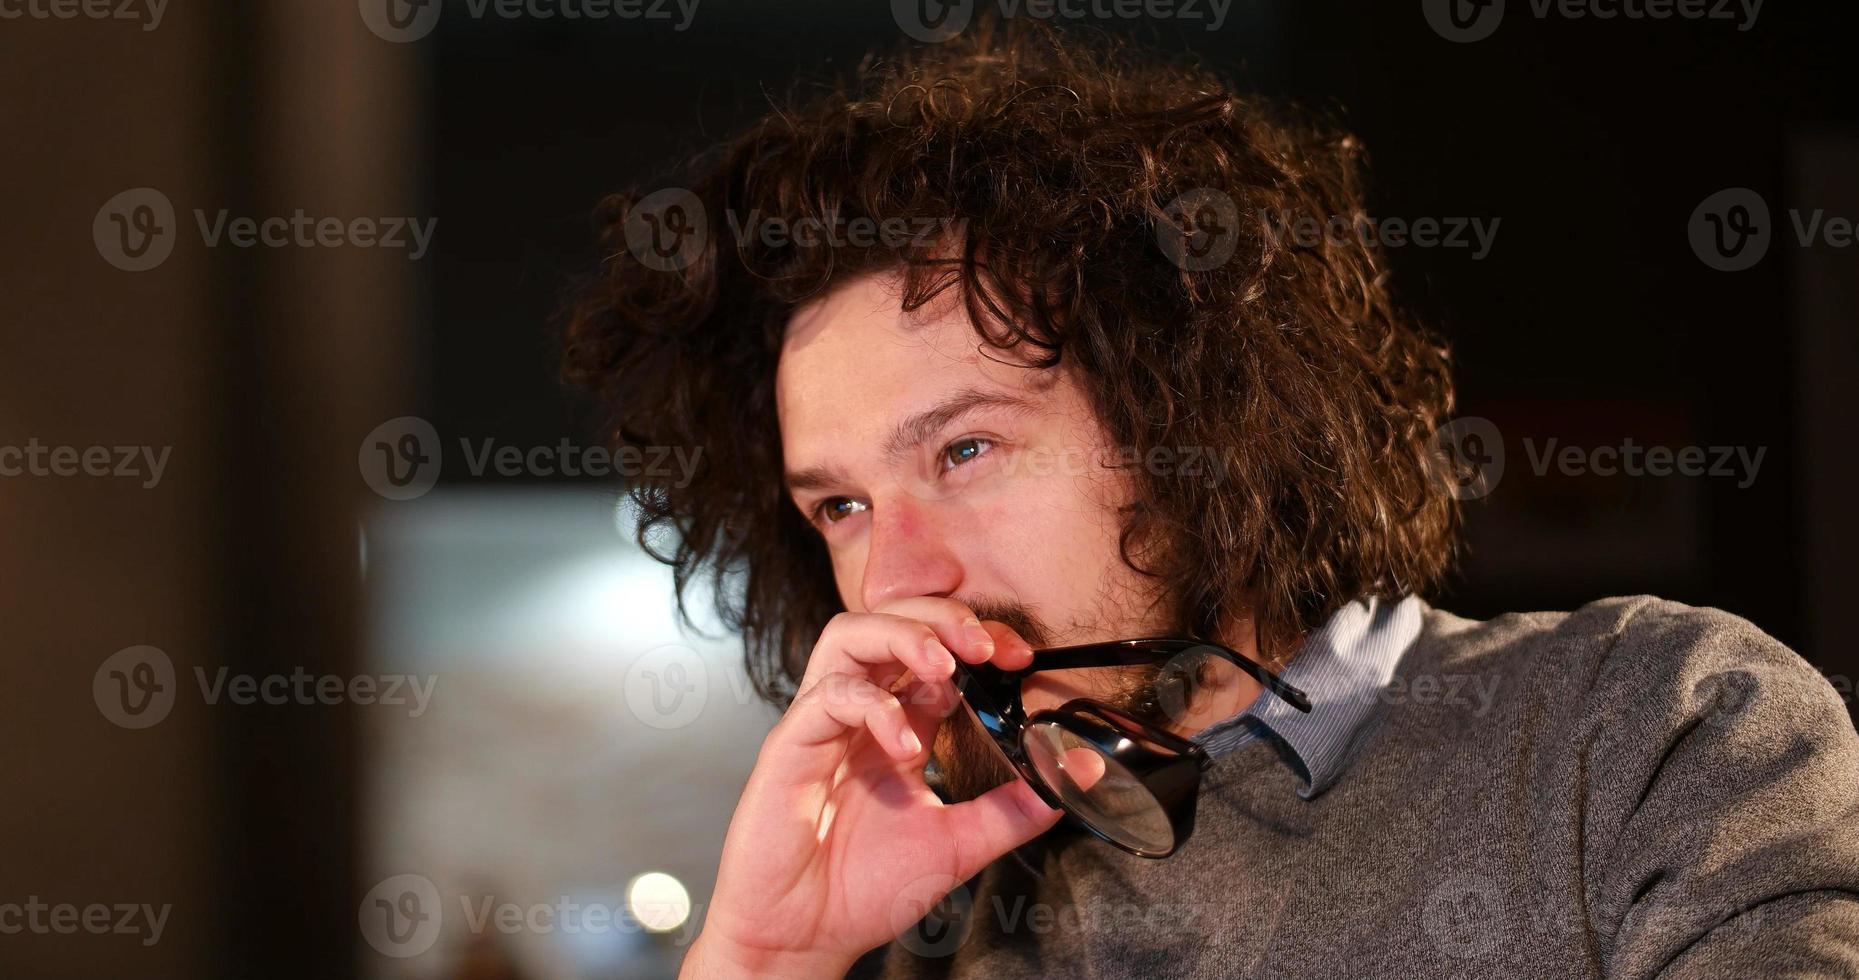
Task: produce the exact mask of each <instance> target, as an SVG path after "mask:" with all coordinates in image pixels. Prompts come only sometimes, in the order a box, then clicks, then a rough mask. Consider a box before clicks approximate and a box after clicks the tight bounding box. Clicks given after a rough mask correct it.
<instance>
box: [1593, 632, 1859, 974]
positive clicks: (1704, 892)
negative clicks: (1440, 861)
mask: <svg viewBox="0 0 1859 980" xmlns="http://www.w3.org/2000/svg"><path fill="white" fill-rule="evenodd" d="M1590 694H1591V701H1590V708H1589V711H1590V714H1589V718H1588V725H1587V731H1586V733H1585V735H1586V737H1585V738H1584V739H1583V743H1584V744H1583V746H1582V748H1581V751H1582V753H1583V756H1584V758H1583V759H1582V764H1583V765H1584V767H1585V769H1586V771H1587V773H1588V778H1587V780H1586V781H1585V787H1586V791H1587V797H1588V798H1587V801H1586V805H1585V806H1584V808H1583V816H1582V823H1583V827H1582V831H1583V840H1584V843H1583V845H1582V860H1583V863H1584V869H1583V873H1584V877H1585V880H1586V882H1587V885H1586V890H1587V898H1588V902H1589V909H1588V912H1589V915H1590V916H1591V922H1592V924H1593V927H1594V931H1595V933H1596V934H1597V935H1598V936H1599V937H1600V940H1599V948H1598V949H1596V950H1595V955H1596V956H1597V957H1598V959H1599V961H1600V962H1601V963H1602V964H1603V965H1604V968H1605V972H1606V975H1607V976H1609V977H1614V978H1621V980H1627V978H1632V980H1639V978H1655V977H1656V978H1661V980H1678V978H1691V977H1700V978H1703V977H1710V978H1716V977H1753V976H1764V977H1768V976H1787V977H1859V734H1855V732H1854V730H1853V726H1852V722H1851V720H1850V719H1849V717H1848V715H1847V713H1846V709H1845V706H1844V705H1843V704H1842V703H1841V702H1840V699H1839V698H1838V697H1837V696H1836V695H1835V693H1834V691H1833V688H1832V686H1831V685H1830V684H1828V683H1827V681H1826V679H1825V678H1823V677H1821V676H1820V675H1819V674H1818V673H1817V672H1815V670H1814V669H1813V668H1812V667H1810V666H1809V665H1808V664H1807V662H1806V661H1804V660H1802V659H1801V658H1800V657H1799V656H1797V655H1795V654H1794V653H1793V652H1791V651H1790V650H1788V649H1787V648H1786V647H1784V646H1782V645H1781V644H1780V643H1778V642H1776V641H1775V640H1774V639H1772V638H1770V637H1769V636H1767V635H1766V634H1764V633H1762V632H1761V631H1760V630H1758V629H1756V628H1755V627H1754V626H1752V625H1750V624H1749V623H1747V622H1745V621H1743V620H1741V619H1738V618H1736V617H1734V616H1731V615H1729V614H1727V613H1724V612H1721V611H1719V610H1711V609H1693V608H1689V607H1685V606H1681V605H1677V604H1675V603H1667V602H1660V601H1657V600H1640V601H1638V604H1637V605H1636V606H1634V607H1632V609H1631V610H1630V611H1628V613H1627V615H1626V616H1625V617H1624V618H1623V621H1622V622H1621V624H1620V626H1619V627H1618V631H1617V633H1616V635H1615V637H1614V641H1613V643H1612V645H1611V647H1610V649H1609V651H1608V653H1607V654H1606V656H1605V657H1604V658H1603V659H1602V661H1601V662H1600V664H1599V665H1598V667H1597V670H1596V672H1595V674H1594V684H1593V689H1592V690H1591V692H1590Z"/></svg>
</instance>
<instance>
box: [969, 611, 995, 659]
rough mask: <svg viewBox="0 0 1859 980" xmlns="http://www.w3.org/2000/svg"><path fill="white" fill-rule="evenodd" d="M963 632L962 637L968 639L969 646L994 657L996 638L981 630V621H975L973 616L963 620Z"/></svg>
mask: <svg viewBox="0 0 1859 980" xmlns="http://www.w3.org/2000/svg"><path fill="white" fill-rule="evenodd" d="M962 630H963V633H962V635H963V636H964V637H965V638H967V640H968V642H969V645H971V646H973V647H975V648H977V649H979V650H980V651H981V652H983V653H985V654H987V655H988V656H990V657H992V656H994V637H992V636H990V635H988V631H987V630H984V629H982V628H981V620H979V619H975V618H974V617H972V616H971V617H969V618H968V619H964V620H962Z"/></svg>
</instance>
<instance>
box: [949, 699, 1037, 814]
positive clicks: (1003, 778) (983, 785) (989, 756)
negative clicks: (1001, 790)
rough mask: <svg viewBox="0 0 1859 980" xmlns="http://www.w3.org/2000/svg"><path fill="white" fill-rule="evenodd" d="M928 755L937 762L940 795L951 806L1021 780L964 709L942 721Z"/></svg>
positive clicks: (990, 739)
mask: <svg viewBox="0 0 1859 980" xmlns="http://www.w3.org/2000/svg"><path fill="white" fill-rule="evenodd" d="M930 755H931V756H932V757H933V758H934V759H935V760H936V770H937V772H939V773H940V774H941V776H942V790H943V793H944V794H945V795H947V796H948V798H949V802H951V803H961V802H963V801H966V800H972V799H974V798H975V797H977V796H980V795H981V794H983V793H986V792H987V791H988V790H991V789H993V788H994V787H996V786H999V785H1001V784H1002V783H1006V782H1009V781H1011V780H1015V779H1018V778H1020V774H1019V773H1017V772H1015V771H1014V768H1013V767H1012V766H1011V765H1008V763H1007V760H1006V759H1004V758H1002V757H1001V753H1000V750H999V749H998V748H996V747H995V746H994V743H993V739H992V738H991V737H990V736H989V735H988V733H987V732H986V731H985V730H984V729H983V728H982V727H981V723H980V722H979V721H976V720H975V716H974V715H973V714H971V713H970V712H969V710H968V709H967V708H966V707H960V708H957V709H956V710H955V713H954V714H951V715H950V716H949V717H948V718H947V719H945V720H944V721H943V723H942V727H941V728H939V729H937V731H936V739H935V741H933V742H932V743H931V744H930Z"/></svg>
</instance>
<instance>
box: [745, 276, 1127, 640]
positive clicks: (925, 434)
mask: <svg viewBox="0 0 1859 980" xmlns="http://www.w3.org/2000/svg"><path fill="white" fill-rule="evenodd" d="M953 292H954V291H953V290H952V291H950V292H948V293H945V294H944V296H943V297H942V298H939V300H938V302H937V304H934V308H933V309H932V308H925V309H923V310H919V311H917V312H916V313H912V314H906V313H904V312H903V311H902V310H901V308H900V303H899V295H898V293H897V287H896V281H895V279H893V278H891V277H880V276H868V277H865V278H861V279H858V280H854V281H852V282H850V283H848V284H846V285H844V286H842V287H840V288H839V289H837V290H834V291H833V292H831V293H829V294H828V295H827V296H825V297H824V298H823V299H821V300H819V301H817V302H815V303H813V304H810V305H808V306H806V307H803V308H802V309H800V310H799V311H797V312H796V313H795V315H794V316H793V318H792V319H791V321H790V322H789V326H788V331H787V337H786V342H785V344H784V345H783V348H782V353H781V361H780V368H779V372H778V374H777V378H776V390H775V393H776V406H777V410H778V413H779V416H780V424H781V443H782V450H783V455H784V457H785V462H786V466H787V473H788V489H789V492H790V494H791V496H792V499H793V501H794V503H795V505H796V506H798V507H799V508H800V510H801V513H802V514H803V515H804V516H806V517H807V519H808V520H809V521H811V522H812V523H813V525H814V527H815V528H816V529H818V530H819V531H820V533H821V535H822V537H823V539H824V540H825V542H826V547H827V550H828V552H829V553H830V554H831V556H832V562H833V575H834V579H835V582H836V584H837V586H838V589H839V596H840V598H841V600H843V601H844V603H845V607H846V608H847V609H848V610H851V611H853V612H864V611H870V610H874V609H877V608H879V607H880V606H882V605H884V604H885V603H887V602H890V601H893V600H896V599H901V598H906V597H910V596H923V595H933V596H951V597H954V598H957V599H961V600H964V601H966V602H968V603H969V604H970V605H971V606H974V607H975V608H976V611H977V612H978V613H982V614H983V615H984V618H996V619H1001V620H1002V621H1003V622H1006V623H1008V624H1009V625H1011V626H1014V627H1015V628H1017V629H1019V630H1020V631H1021V632H1022V634H1023V635H1025V637H1026V639H1027V640H1028V641H1029V642H1031V643H1032V644H1033V645H1034V646H1036V647H1037V646H1042V645H1057V644H1065V643H1080V642H1086V641H1090V640H1100V639H1114V638H1120V637H1124V636H1131V635H1137V634H1139V633H1142V632H1144V631H1146V630H1147V631H1151V632H1153V631H1154V630H1153V628H1154V627H1158V626H1159V625H1160V624H1161V622H1162V617H1159V616H1157V615H1155V613H1154V612H1153V611H1152V610H1153V608H1154V606H1155V604H1154V603H1153V602H1152V599H1153V590H1152V589H1146V585H1147V583H1146V582H1145V581H1144V580H1143V578H1142V577H1141V576H1140V575H1138V574H1137V573H1136V572H1135V570H1133V569H1131V568H1129V567H1128V566H1127V565H1126V564H1125V563H1124V562H1123V561H1122V559H1121V557H1120V555H1119V551H1118V535H1119V531H1120V528H1121V520H1120V515H1119V513H1118V508H1119V507H1120V506H1121V505H1122V504H1123V503H1124V502H1125V501H1127V499H1128V496H1129V483H1128V476H1127V475H1126V474H1123V473H1119V472H1117V471H1115V470H1113V469H1109V468H1106V467H1105V466H1103V465H1102V464H1103V463H1104V462H1105V461H1107V460H1112V459H1114V458H1115V454H1114V453H1112V452H1110V449H1111V447H1110V445H1109V443H1108V442H1107V441H1106V437H1105V434H1104V432H1103V430H1102V428H1101V427H1100V426H1099V425H1098V423H1097V421H1096V419H1095V417H1094V413H1093V412H1092V410H1091V408H1090V406H1089V404H1088V403H1087V400H1086V398H1085V394H1084V392H1083V390H1082V389H1081V387H1080V385H1079V383H1078V381H1077V380H1076V379H1075V378H1074V377H1072V376H1071V375H1070V373H1069V372H1067V371H1064V370H1063V369H1058V368H1054V369H1033V368H1028V367H1024V366H1022V364H1021V363H1020V361H1019V359H1018V358H1017V357H1015V355H1014V354H1013V352H1003V351H999V350H996V349H994V348H990V347H985V346H984V345H983V343H982V341H981V339H980V337H979V336H978V335H977V334H976V332H975V329H974V326H973V325H972V324H971V322H970V321H969V319H968V316H967V315H966V312H965V311H964V310H963V309H962V308H961V304H960V303H958V302H954V301H953V300H952V298H951V297H952V296H953ZM989 614H998V615H989Z"/></svg>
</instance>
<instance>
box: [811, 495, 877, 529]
mask: <svg viewBox="0 0 1859 980" xmlns="http://www.w3.org/2000/svg"><path fill="white" fill-rule="evenodd" d="M864 509H866V505H865V504H864V503H863V502H862V501H858V500H853V499H852V498H851V497H828V498H826V499H825V500H822V501H820V505H819V506H818V507H815V508H814V510H813V514H814V516H815V517H816V518H818V519H819V520H820V522H821V523H823V524H837V523H839V522H840V521H843V520H845V519H846V518H848V517H851V516H852V515H853V514H856V513H858V512H859V511H862V510H864Z"/></svg>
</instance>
